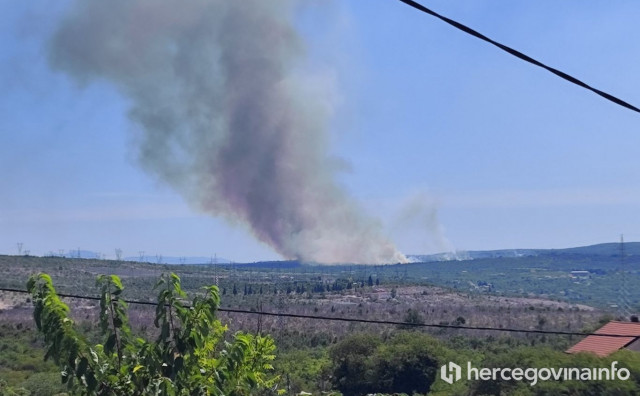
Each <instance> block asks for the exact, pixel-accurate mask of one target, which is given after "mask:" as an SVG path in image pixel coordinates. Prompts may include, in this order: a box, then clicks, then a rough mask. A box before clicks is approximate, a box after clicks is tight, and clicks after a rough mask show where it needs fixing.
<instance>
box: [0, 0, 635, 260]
mask: <svg viewBox="0 0 640 396" xmlns="http://www.w3.org/2000/svg"><path fill="white" fill-rule="evenodd" d="M43 4H44V3H40V2H33V3H31V4H30V3H29V2H2V3H0V15H2V16H1V17H0V20H1V21H2V23H0V49H1V51H0V87H1V89H2V95H1V96H0V253H4V254H15V253H17V248H16V243H17V242H22V243H24V248H25V249H29V250H30V251H31V253H32V254H38V255H43V254H47V253H48V252H50V251H53V252H56V253H57V252H58V250H59V249H64V250H68V249H76V248H78V247H80V248H81V249H86V250H93V251H97V252H101V253H103V254H105V255H107V257H113V256H114V249H115V248H121V249H122V250H123V251H124V255H125V256H137V255H138V251H145V252H146V254H147V255H155V254H163V255H165V256H180V255H194V256H195V255H205V256H208V255H213V254H214V253H215V254H217V255H218V256H222V257H226V258H229V259H232V260H236V261H254V260H261V259H276V258H279V256H278V255H277V254H276V253H274V251H273V250H271V249H270V248H269V247H268V246H266V245H264V244H262V243H260V242H257V241H256V239H255V238H253V237H252V236H251V234H250V233H249V232H248V231H247V228H246V227H245V226H243V225H242V224H235V225H234V224H229V223H228V222H226V221H225V220H223V219H220V218H212V217H210V216H207V215H202V214H199V213H198V212H196V211H194V210H192V209H191V208H190V207H189V206H188V205H187V204H186V203H185V202H184V200H183V199H182V198H181V196H180V195H178V194H177V193H176V192H174V191H173V190H171V189H170V188H169V187H168V186H166V185H164V184H163V183H161V182H159V181H157V180H156V179H155V178H154V177H152V176H150V175H149V174H147V173H145V172H144V171H143V170H142V169H141V168H140V167H139V166H138V163H137V159H136V156H137V152H136V149H135V147H133V145H132V135H133V134H132V130H133V129H134V128H136V126H135V125H134V124H132V123H131V122H130V121H129V119H128V118H127V111H128V109H129V106H130V104H129V103H128V102H127V100H126V99H125V98H123V97H122V96H120V95H119V93H118V92H117V91H116V89H115V88H114V87H113V86H111V85H110V84H109V83H108V82H107V81H99V82H95V81H93V82H91V83H90V84H86V85H79V84H78V83H77V82H76V81H74V80H72V79H70V78H69V76H67V75H65V74H62V73H59V72H54V71H52V70H51V69H50V66H49V62H48V55H47V43H48V40H49V38H50V36H51V34H52V32H53V31H55V29H56V27H57V25H58V23H59V22H60V19H61V17H62V16H63V15H64V14H65V13H66V12H67V11H68V8H69V3H68V2H48V3H47V6H48V7H49V8H47V9H43V8H39V7H41V6H42V5H43ZM424 4H425V5H427V6H429V7H432V8H433V9H434V10H436V11H438V12H441V13H443V14H445V15H447V16H449V17H451V18H453V19H456V20H458V21H460V22H462V23H465V24H467V25H469V26H471V27H473V28H475V29H476V30H479V31H480V32H482V33H484V34H486V35H488V36H489V37H491V38H493V39H496V40H498V41H501V42H503V43H505V44H507V45H510V46H512V47H514V48H516V49H519V50H520V51H523V52H525V53H527V54H529V55H530V56H533V57H534V58H537V59H539V60H540V61H543V62H546V63H548V64H549V65H551V66H554V67H556V68H559V69H561V70H564V71H565V72H567V73H569V74H572V75H574V76H576V77H578V78H580V79H582V80H583V81H585V82H587V83H589V84H591V85H593V86H595V87H597V88H599V89H602V90H604V91H607V92H609V93H612V94H614V95H616V96H619V97H620V98H622V99H624V100H626V101H628V102H630V103H632V104H634V105H636V106H639V105H640V73H638V65H640V28H639V27H638V24H637V21H638V20H640V4H638V3H637V2H636V1H617V2H608V1H593V2H582V1H577V0H573V1H564V2H558V1H555V0H554V1H536V2H511V1H500V2H496V1H492V2H488V1H478V0H468V1H456V2H451V1H444V0H438V1H429V2H428V3H427V2H425V3H424ZM295 24H296V26H298V28H299V30H300V32H301V33H302V35H303V37H305V38H306V59H305V62H304V64H301V65H300V66H299V67H300V68H301V70H305V71H307V72H308V73H309V74H310V75H314V76H316V80H317V81H318V84H321V85H323V87H324V89H326V90H328V91H330V92H331V95H330V98H331V104H330V105H331V108H332V118H331V122H330V125H329V129H330V131H329V133H330V134H331V151H332V154H335V156H337V157H340V158H342V159H343V160H344V161H343V162H344V168H345V171H344V172H342V173H341V174H340V177H339V181H340V183H341V185H342V186H343V187H344V189H345V190H347V191H348V192H349V193H350V194H351V195H352V196H354V197H355V199H357V200H358V201H359V202H360V203H361V204H362V205H363V206H364V207H365V208H366V211H367V212H368V213H369V214H370V215H373V216H376V217H378V218H379V219H380V220H381V221H382V223H383V224H384V231H385V233H386V234H388V235H389V236H390V237H391V239H392V240H393V241H394V242H395V243H396V244H397V246H398V247H399V249H400V250H401V251H402V252H404V253H407V254H417V253H433V252H437V251H442V250H447V249H453V248H455V249H458V250H478V249H505V248H559V247H570V246H580V245H587V244H594V243H601V242H612V241H616V240H618V239H619V236H620V234H624V235H625V239H626V240H634V241H637V240H640V128H638V125H640V115H639V114H636V113H633V112H631V111H629V110H626V109H624V108H621V107H619V106H616V105H614V104H612V103H610V102H608V101H606V100H604V99H602V98H600V97H598V96H596V95H595V94H592V93H590V92H588V91H586V90H584V89H581V88H579V87H576V86H574V85H572V84H569V83H568V82H565V81H563V80H560V79H559V78H557V77H555V76H554V75H552V74H550V73H548V72H546V71H544V70H542V69H539V68H536V67H533V66H531V65H529V64H526V63H524V62H522V61H520V60H518V59H516V58H514V57H512V56H510V55H508V54H506V53H504V52H501V51H499V50H498V49H496V48H495V47H492V46H490V45H488V44H486V43H483V42H481V41H479V40H477V39H475V38H473V37H470V36H468V35H466V34H464V33H462V32H459V31H457V30H455V29H454V28H452V27H450V26H448V25H446V24H444V23H442V22H439V21H438V20H436V19H434V18H432V17H429V16H427V15H424V14H421V13H419V12H417V11H416V10H413V9H411V8H409V7H407V6H405V5H403V4H401V3H400V2H398V1H395V0H368V1H366V2H365V1H360V0H342V1H333V2H324V1H309V2H307V5H306V6H304V7H301V8H300V10H299V12H298V14H297V19H296V21H295Z"/></svg>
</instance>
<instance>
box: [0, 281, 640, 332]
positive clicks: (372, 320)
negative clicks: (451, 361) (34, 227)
mask: <svg viewBox="0 0 640 396" xmlns="http://www.w3.org/2000/svg"><path fill="white" fill-rule="evenodd" d="M0 291H7V292H13V293H27V294H28V293H29V292H28V291H26V290H20V289H11V288H0ZM56 294H57V295H58V297H65V298H78V299H82V300H96V301H99V300H100V297H92V296H79V295H75V294H64V293H56ZM121 301H124V302H126V303H127V304H137V305H153V306H157V305H158V304H157V303H154V302H151V301H136V300H125V299H121ZM185 306H186V307H188V305H185ZM218 311H220V312H229V313H239V314H250V315H264V316H279V317H285V318H298V319H314V320H327V321H334V322H356V323H372V324H383V325H396V326H411V327H431V328H439V329H456V330H476V331H503V332H509V333H533V334H549V335H569V336H581V337H585V336H598V337H632V338H638V336H633V335H620V334H603V333H576V332H570V331H553V330H528V329H511V328H497V327H469V326H456V325H444V324H428V323H409V322H396V321H390V320H375V319H356V318H337V317H333V316H313V315H302V314H289V313H280V312H259V311H247V310H243V309H232V308H218Z"/></svg>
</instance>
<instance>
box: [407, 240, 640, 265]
mask: <svg viewBox="0 0 640 396" xmlns="http://www.w3.org/2000/svg"><path fill="white" fill-rule="evenodd" d="M624 254H625V256H637V255H640V242H625V243H624ZM558 255H562V256H604V257H620V244H619V243H600V244H597V245H590V246H580V247H572V248H565V249H502V250H469V251H459V252H451V253H438V254H428V255H409V256H408V257H409V258H410V259H411V260H412V261H416V262H433V261H450V260H457V261H462V260H475V259H486V258H510V257H529V256H544V257H549V256H558Z"/></svg>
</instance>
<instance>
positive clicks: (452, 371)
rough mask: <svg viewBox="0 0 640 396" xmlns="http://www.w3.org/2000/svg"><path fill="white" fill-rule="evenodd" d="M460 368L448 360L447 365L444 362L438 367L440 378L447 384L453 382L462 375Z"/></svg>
mask: <svg viewBox="0 0 640 396" xmlns="http://www.w3.org/2000/svg"><path fill="white" fill-rule="evenodd" d="M461 372H462V368H461V367H460V366H458V365H457V364H455V363H453V362H449V366H448V367H447V365H446V364H445V365H444V366H442V367H440V378H442V380H443V381H444V382H446V383H448V384H453V383H454V382H455V381H458V380H459V379H460V378H461V377H462V374H461Z"/></svg>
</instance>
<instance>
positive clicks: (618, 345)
mask: <svg viewBox="0 0 640 396" xmlns="http://www.w3.org/2000/svg"><path fill="white" fill-rule="evenodd" d="M595 333H596V334H616V335H621V336H626V335H628V336H630V337H606V336H587V337H586V338H585V339H584V340H582V341H580V342H579V343H577V344H576V345H574V346H572V347H571V348H569V349H568V350H567V353H578V352H592V353H595V354H596V355H598V356H600V357H604V356H607V355H610V354H612V353H613V352H615V351H617V350H619V349H622V348H624V347H625V346H627V345H629V344H631V343H632V342H633V341H635V340H636V339H637V338H638V337H640V323H637V322H617V321H612V322H609V323H607V324H606V325H604V326H602V327H601V328H599V329H598V330H596V331H595Z"/></svg>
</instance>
